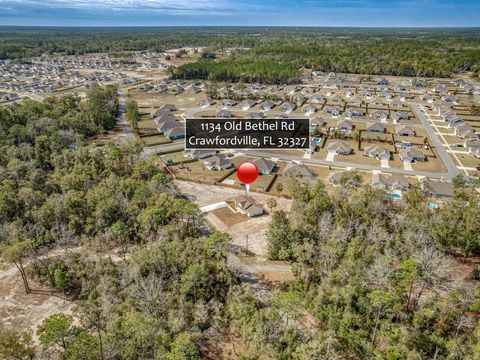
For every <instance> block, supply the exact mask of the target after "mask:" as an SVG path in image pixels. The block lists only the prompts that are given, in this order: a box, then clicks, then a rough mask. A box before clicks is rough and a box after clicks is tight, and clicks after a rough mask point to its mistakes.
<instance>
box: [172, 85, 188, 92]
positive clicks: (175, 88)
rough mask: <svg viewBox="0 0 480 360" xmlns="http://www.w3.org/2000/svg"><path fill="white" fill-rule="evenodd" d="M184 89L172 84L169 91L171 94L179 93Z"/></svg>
mask: <svg viewBox="0 0 480 360" xmlns="http://www.w3.org/2000/svg"><path fill="white" fill-rule="evenodd" d="M184 91H185V89H184V88H183V87H182V86H180V85H174V86H172V87H171V88H170V92H172V93H173V94H180V93H182V92H184Z"/></svg>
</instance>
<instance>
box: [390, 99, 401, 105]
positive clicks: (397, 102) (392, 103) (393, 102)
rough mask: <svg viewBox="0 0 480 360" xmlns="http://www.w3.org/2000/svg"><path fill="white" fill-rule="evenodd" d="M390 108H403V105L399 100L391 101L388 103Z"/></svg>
mask: <svg viewBox="0 0 480 360" xmlns="http://www.w3.org/2000/svg"><path fill="white" fill-rule="evenodd" d="M390 106H392V107H403V106H404V104H403V102H402V101H401V100H392V102H390Z"/></svg>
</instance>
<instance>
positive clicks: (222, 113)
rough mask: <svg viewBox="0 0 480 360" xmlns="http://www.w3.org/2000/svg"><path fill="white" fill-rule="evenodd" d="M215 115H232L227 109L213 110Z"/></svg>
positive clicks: (224, 116)
mask: <svg viewBox="0 0 480 360" xmlns="http://www.w3.org/2000/svg"><path fill="white" fill-rule="evenodd" d="M215 117H217V118H226V119H228V118H231V117H232V113H231V112H230V111H228V110H217V111H216V112H215Z"/></svg>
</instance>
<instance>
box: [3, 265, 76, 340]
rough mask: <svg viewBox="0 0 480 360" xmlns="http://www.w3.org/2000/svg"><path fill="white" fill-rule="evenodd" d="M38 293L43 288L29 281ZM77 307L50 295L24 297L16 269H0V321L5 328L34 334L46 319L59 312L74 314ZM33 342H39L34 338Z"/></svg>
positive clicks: (23, 290)
mask: <svg viewBox="0 0 480 360" xmlns="http://www.w3.org/2000/svg"><path fill="white" fill-rule="evenodd" d="M30 286H31V287H32V289H35V290H45V291H48V290H49V289H45V288H42V287H41V286H40V285H39V284H36V283H34V282H32V281H31V280H30ZM73 306H74V303H73V302H71V301H68V300H64V299H62V298H60V297H57V296H54V295H49V294H38V293H31V294H28V295H27V294H25V289H24V288H23V283H22V279H21V276H20V273H19V271H18V270H17V268H16V267H15V266H14V265H10V264H5V263H2V264H1V266H0V321H1V325H2V326H4V327H6V328H12V329H15V330H19V331H28V330H32V331H33V333H34V335H35V330H36V328H37V326H38V324H40V323H41V322H42V321H43V320H44V319H45V318H46V317H48V316H49V315H51V314H53V313H56V312H63V313H68V312H71V311H72V308H73ZM34 340H35V341H36V340H37V338H36V336H34Z"/></svg>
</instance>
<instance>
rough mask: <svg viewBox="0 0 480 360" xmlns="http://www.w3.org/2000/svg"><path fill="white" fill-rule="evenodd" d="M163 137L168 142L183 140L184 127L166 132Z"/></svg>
mask: <svg viewBox="0 0 480 360" xmlns="http://www.w3.org/2000/svg"><path fill="white" fill-rule="evenodd" d="M163 134H164V135H165V137H166V138H167V139H169V140H176V139H183V138H184V137H185V127H184V126H183V125H181V126H178V127H174V128H171V129H168V130H166V131H165V132H164V133H163Z"/></svg>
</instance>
